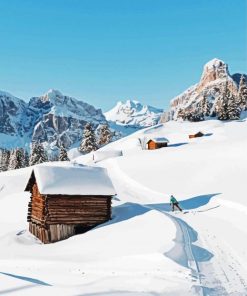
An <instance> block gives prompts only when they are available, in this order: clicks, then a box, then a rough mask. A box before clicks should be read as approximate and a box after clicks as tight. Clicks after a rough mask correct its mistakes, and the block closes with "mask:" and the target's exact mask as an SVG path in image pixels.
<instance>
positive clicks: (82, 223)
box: [27, 182, 111, 243]
mask: <svg viewBox="0 0 247 296" xmlns="http://www.w3.org/2000/svg"><path fill="white" fill-rule="evenodd" d="M110 219H111V197H110V196H80V195H79V196H63V195H42V194H40V193H39V190H38V187H37V184H36V182H35V183H34V184H33V186H32V195H31V201H30V202H29V204H28V216H27V220H28V222H29V231H30V232H31V233H32V234H33V235H35V236H36V237H38V238H39V239H40V240H41V241H42V242H43V243H50V242H56V241H59V240H62V239H66V238H68V237H70V236H72V235H74V234H75V228H76V227H77V228H78V227H82V228H83V227H85V228H86V227H94V226H96V225H98V224H101V223H103V222H106V221H108V220H110Z"/></svg>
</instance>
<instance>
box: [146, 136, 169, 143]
mask: <svg viewBox="0 0 247 296" xmlns="http://www.w3.org/2000/svg"><path fill="white" fill-rule="evenodd" d="M151 140H152V141H153V142H155V143H169V140H168V139H167V138H165V137H162V138H150V139H149V140H148V142H149V141H151Z"/></svg>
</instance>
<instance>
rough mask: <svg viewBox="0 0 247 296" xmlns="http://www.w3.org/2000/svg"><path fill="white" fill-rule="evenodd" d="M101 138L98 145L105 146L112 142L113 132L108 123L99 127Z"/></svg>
mask: <svg viewBox="0 0 247 296" xmlns="http://www.w3.org/2000/svg"><path fill="white" fill-rule="evenodd" d="M98 132H99V139H98V146H99V147H100V146H104V145H106V144H108V143H110V142H111V139H112V132H111V131H110V129H109V126H108V124H103V125H101V126H100V127H99V130H98Z"/></svg>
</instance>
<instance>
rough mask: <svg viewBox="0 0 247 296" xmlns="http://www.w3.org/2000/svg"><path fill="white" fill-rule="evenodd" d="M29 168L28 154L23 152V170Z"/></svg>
mask: <svg viewBox="0 0 247 296" xmlns="http://www.w3.org/2000/svg"><path fill="white" fill-rule="evenodd" d="M28 166H29V154H28V152H27V150H24V166H23V167H24V168H26V167H28Z"/></svg>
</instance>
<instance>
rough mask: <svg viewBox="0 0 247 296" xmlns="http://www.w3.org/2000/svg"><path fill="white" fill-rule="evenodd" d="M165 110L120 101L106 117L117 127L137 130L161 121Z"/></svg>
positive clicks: (130, 101)
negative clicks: (130, 127)
mask: <svg viewBox="0 0 247 296" xmlns="http://www.w3.org/2000/svg"><path fill="white" fill-rule="evenodd" d="M162 112H163V110H162V109H158V108H155V107H152V106H149V105H143V104H141V103H140V102H139V101H137V100H127V101H125V102H122V101H119V102H118V103H117V104H116V106H115V107H114V108H113V109H111V110H110V111H108V112H105V113H104V115H105V117H106V119H107V120H108V121H110V122H114V123H115V124H117V125H122V126H132V127H136V128H141V127H146V126H151V125H154V124H156V123H157V122H158V121H159V118H160V115H161V114H162Z"/></svg>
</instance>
